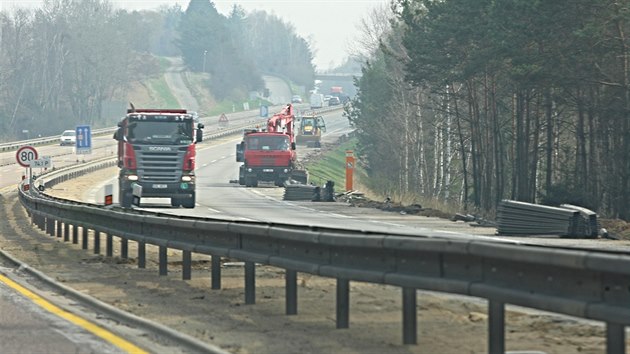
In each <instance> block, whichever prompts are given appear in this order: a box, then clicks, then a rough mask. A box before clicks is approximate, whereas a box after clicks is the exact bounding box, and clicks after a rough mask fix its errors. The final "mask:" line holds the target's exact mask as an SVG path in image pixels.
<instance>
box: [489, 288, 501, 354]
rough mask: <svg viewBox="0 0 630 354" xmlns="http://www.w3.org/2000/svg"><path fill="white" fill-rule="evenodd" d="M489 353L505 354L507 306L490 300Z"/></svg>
mask: <svg viewBox="0 0 630 354" xmlns="http://www.w3.org/2000/svg"><path fill="white" fill-rule="evenodd" d="M488 353H490V354H497V353H501V354H503V353H505V304H504V303H503V302H500V301H493V300H488Z"/></svg>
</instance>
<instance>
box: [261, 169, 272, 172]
mask: <svg viewBox="0 0 630 354" xmlns="http://www.w3.org/2000/svg"><path fill="white" fill-rule="evenodd" d="M263 172H273V169H271V168H265V169H263Z"/></svg>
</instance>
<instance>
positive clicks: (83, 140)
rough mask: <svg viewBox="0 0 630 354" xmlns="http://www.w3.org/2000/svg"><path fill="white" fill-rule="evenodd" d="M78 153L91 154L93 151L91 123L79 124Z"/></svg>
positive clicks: (77, 129)
mask: <svg viewBox="0 0 630 354" xmlns="http://www.w3.org/2000/svg"><path fill="white" fill-rule="evenodd" d="M76 134H77V136H76V141H77V142H76V153H77V154H78V155H79V154H80V155H89V154H91V153H92V129H91V128H90V126H89V125H79V126H77V128H76Z"/></svg>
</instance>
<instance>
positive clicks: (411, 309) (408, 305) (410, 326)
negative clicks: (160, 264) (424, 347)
mask: <svg viewBox="0 0 630 354" xmlns="http://www.w3.org/2000/svg"><path fill="white" fill-rule="evenodd" d="M402 305H403V314H402V315H403V344H418V315H417V310H416V305H417V297H416V289H413V288H403V289H402Z"/></svg>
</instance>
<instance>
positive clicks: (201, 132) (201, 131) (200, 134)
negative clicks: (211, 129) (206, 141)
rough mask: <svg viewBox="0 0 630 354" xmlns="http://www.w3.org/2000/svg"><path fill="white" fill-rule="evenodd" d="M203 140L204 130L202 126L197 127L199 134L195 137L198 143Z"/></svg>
mask: <svg viewBox="0 0 630 354" xmlns="http://www.w3.org/2000/svg"><path fill="white" fill-rule="evenodd" d="M202 141H203V130H201V128H199V129H197V136H196V139H195V142H196V143H200V142H202Z"/></svg>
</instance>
